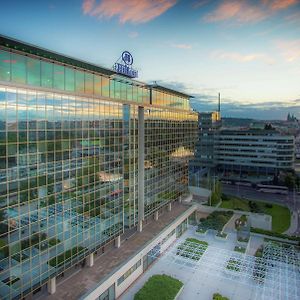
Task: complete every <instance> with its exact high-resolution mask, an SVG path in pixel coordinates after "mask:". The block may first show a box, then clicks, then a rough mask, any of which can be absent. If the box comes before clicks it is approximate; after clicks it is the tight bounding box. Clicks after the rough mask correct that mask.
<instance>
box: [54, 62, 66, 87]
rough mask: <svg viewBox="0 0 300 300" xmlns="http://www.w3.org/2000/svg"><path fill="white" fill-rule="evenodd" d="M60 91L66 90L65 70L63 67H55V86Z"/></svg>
mask: <svg viewBox="0 0 300 300" xmlns="http://www.w3.org/2000/svg"><path fill="white" fill-rule="evenodd" d="M53 87H54V88H55V89H58V90H64V89H65V70H64V67H63V66H59V65H54V85H53Z"/></svg>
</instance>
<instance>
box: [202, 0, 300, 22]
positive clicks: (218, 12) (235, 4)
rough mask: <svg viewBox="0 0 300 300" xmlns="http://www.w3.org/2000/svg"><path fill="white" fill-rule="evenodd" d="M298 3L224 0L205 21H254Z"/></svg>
mask: <svg viewBox="0 0 300 300" xmlns="http://www.w3.org/2000/svg"><path fill="white" fill-rule="evenodd" d="M297 3H299V0H261V1H250V0H223V1H222V2H221V4H220V5H218V6H217V8H216V9H215V10H214V11H212V12H211V13H209V14H207V15H205V16H204V21H206V22H222V21H227V20H232V21H236V22H239V23H251V22H252V23H254V22H259V21H262V20H264V19H266V18H268V17H270V16H271V15H272V14H274V13H275V12H277V11H280V10H283V9H287V8H289V7H290V6H293V5H295V4H297Z"/></svg>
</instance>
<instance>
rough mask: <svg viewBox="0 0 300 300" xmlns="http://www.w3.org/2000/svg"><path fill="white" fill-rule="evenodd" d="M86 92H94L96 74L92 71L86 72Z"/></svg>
mask: <svg viewBox="0 0 300 300" xmlns="http://www.w3.org/2000/svg"><path fill="white" fill-rule="evenodd" d="M84 92H85V93H86V94H93V93H94V76H93V74H91V73H87V72H85V73H84Z"/></svg>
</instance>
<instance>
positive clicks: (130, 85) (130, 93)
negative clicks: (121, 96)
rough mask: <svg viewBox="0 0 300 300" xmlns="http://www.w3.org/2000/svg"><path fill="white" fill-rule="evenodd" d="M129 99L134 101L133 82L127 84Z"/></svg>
mask: <svg viewBox="0 0 300 300" xmlns="http://www.w3.org/2000/svg"><path fill="white" fill-rule="evenodd" d="M127 100H128V101H132V84H128V85H127Z"/></svg>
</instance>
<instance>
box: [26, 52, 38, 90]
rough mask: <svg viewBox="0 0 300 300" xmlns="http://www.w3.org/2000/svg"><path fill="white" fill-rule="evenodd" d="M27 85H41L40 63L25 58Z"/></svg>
mask: <svg viewBox="0 0 300 300" xmlns="http://www.w3.org/2000/svg"><path fill="white" fill-rule="evenodd" d="M27 83H28V84H31V85H35V86H40V85H41V62H40V61H39V60H37V59H33V58H30V57H28V58H27Z"/></svg>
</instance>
